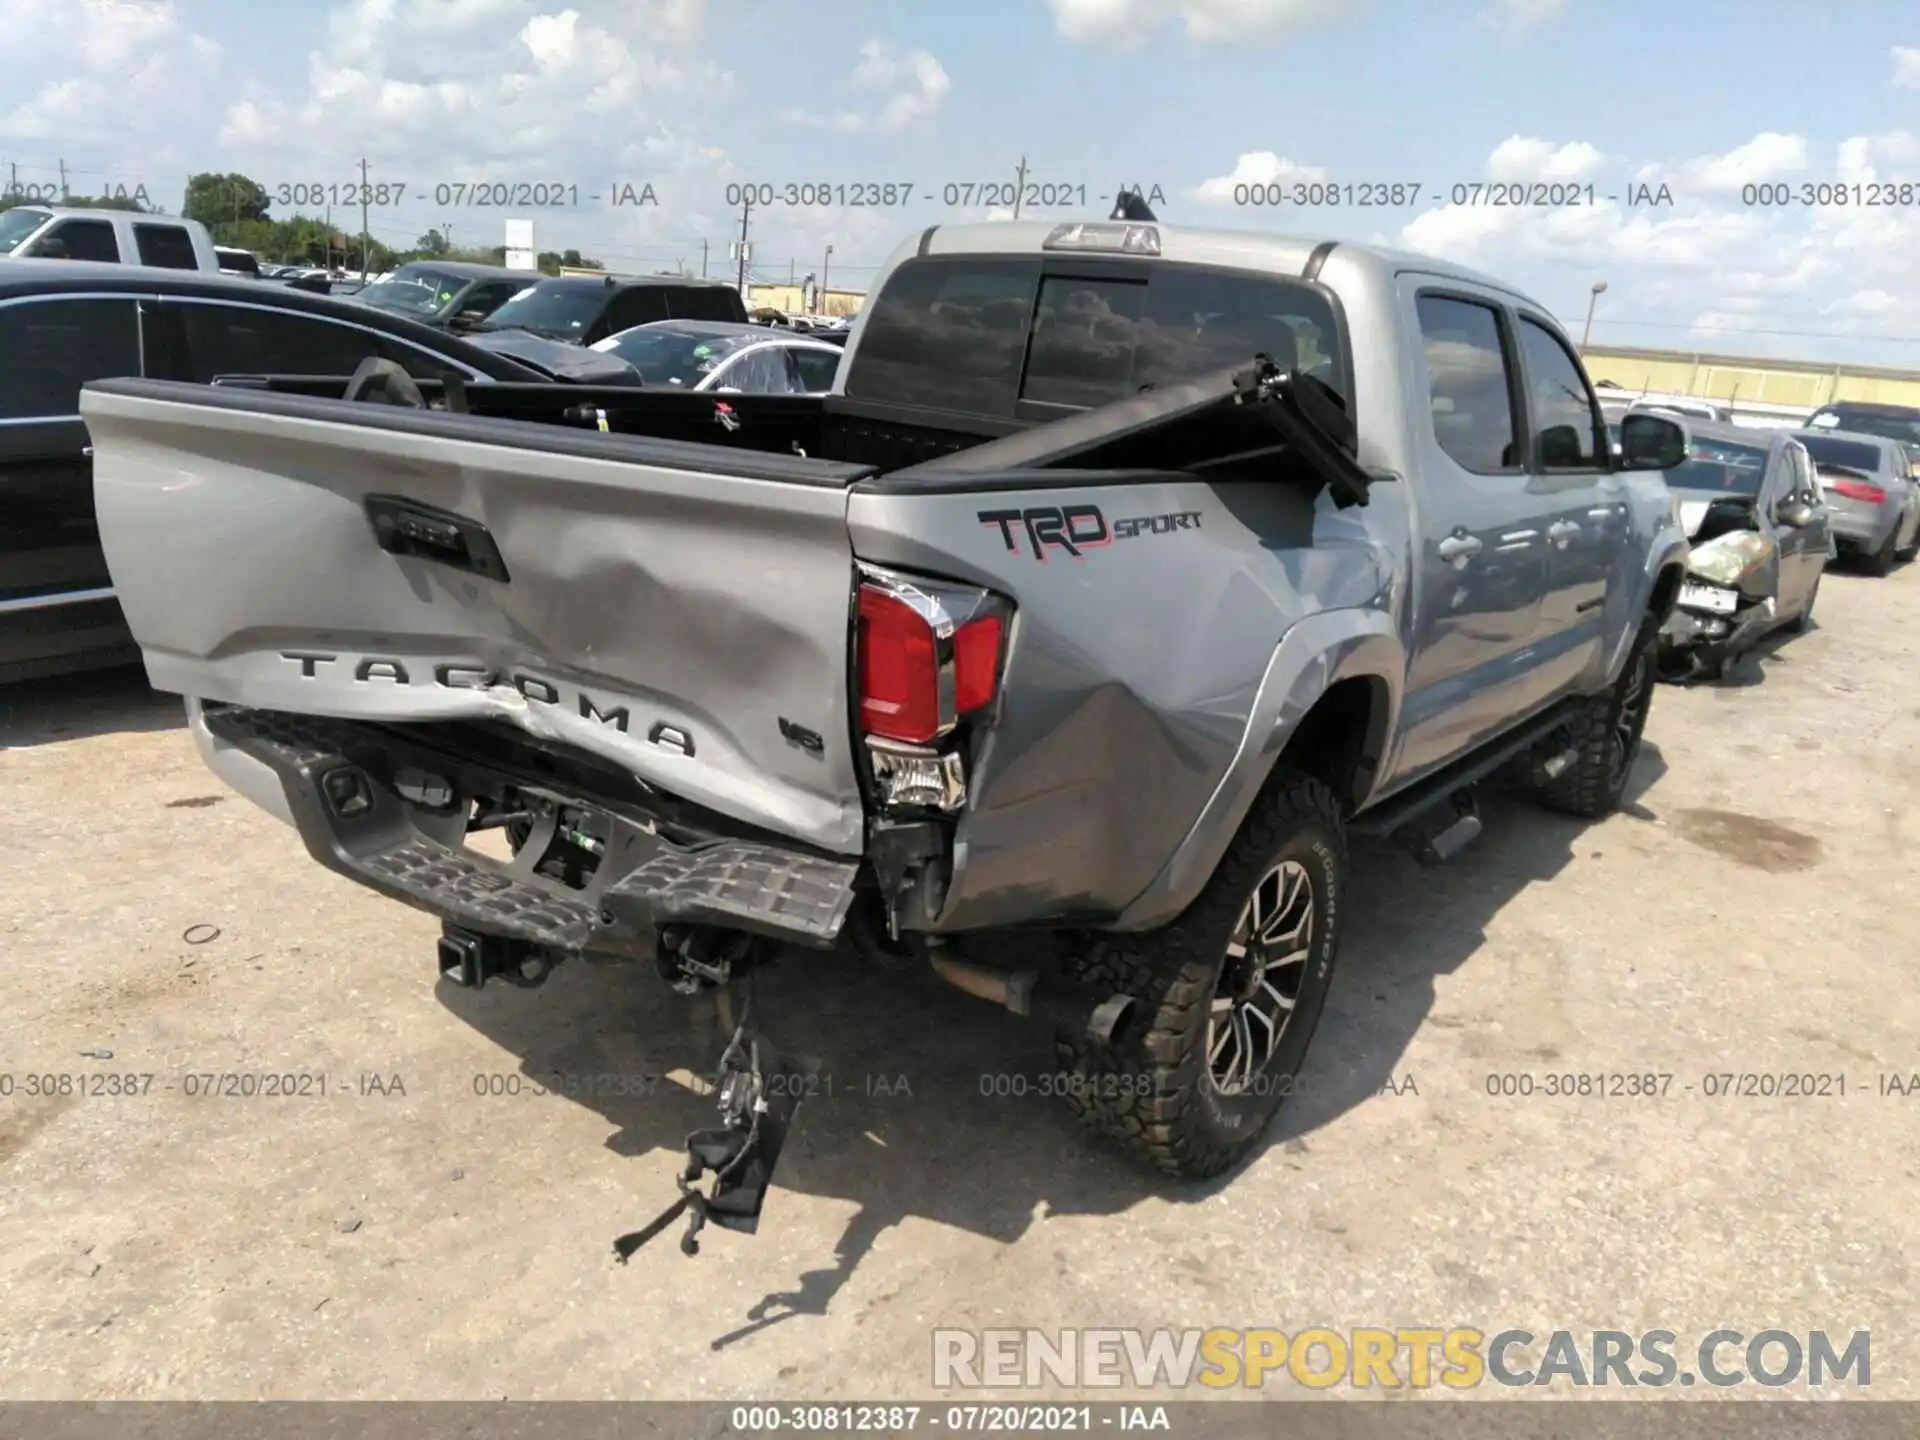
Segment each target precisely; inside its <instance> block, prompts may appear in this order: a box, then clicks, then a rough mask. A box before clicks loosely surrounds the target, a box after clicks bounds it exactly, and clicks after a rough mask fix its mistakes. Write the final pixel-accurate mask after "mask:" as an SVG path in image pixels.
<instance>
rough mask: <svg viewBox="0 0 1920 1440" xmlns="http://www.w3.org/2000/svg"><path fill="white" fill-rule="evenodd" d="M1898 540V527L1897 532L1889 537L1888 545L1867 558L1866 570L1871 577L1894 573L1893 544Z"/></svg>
mask: <svg viewBox="0 0 1920 1440" xmlns="http://www.w3.org/2000/svg"><path fill="white" fill-rule="evenodd" d="M1898 538H1899V530H1898V528H1897V527H1896V528H1895V530H1894V531H1893V532H1892V533H1890V534H1889V535H1888V536H1887V543H1886V544H1884V545H1882V546H1881V547H1880V548H1879V549H1878V550H1876V551H1874V552H1873V553H1872V554H1871V555H1869V556H1867V559H1866V569H1867V573H1868V574H1869V575H1875V576H1885V575H1891V574H1892V573H1893V561H1894V553H1893V542H1894V541H1895V540H1897V539H1898Z"/></svg>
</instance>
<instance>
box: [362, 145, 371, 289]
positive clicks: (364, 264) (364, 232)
mask: <svg viewBox="0 0 1920 1440" xmlns="http://www.w3.org/2000/svg"><path fill="white" fill-rule="evenodd" d="M368 248H369V237H368V234H367V157H366V156H364V155H362V156H361V157H360V278H361V279H362V280H365V279H366V278H367V250H368Z"/></svg>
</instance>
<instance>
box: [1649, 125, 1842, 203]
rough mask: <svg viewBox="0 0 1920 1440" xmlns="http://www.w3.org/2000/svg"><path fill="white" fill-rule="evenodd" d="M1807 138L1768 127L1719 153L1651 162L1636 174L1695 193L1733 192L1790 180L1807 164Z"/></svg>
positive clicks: (1722, 193)
mask: <svg viewBox="0 0 1920 1440" xmlns="http://www.w3.org/2000/svg"><path fill="white" fill-rule="evenodd" d="M1807 164H1808V160H1807V142H1806V141H1805V140H1804V139H1802V138H1801V137H1800V136H1798V135H1781V134H1777V133H1775V132H1773V131H1766V132H1764V133H1762V134H1759V135H1756V136H1754V137H1753V139H1751V140H1749V141H1748V142H1747V143H1746V144H1744V145H1740V146H1736V147H1735V148H1734V149H1732V150H1729V151H1727V152H1725V153H1724V154H1717V155H1711V154H1710V155H1696V156H1694V157H1693V158H1692V159H1690V160H1682V161H1680V162H1679V163H1678V164H1674V165H1660V164H1656V165H1648V166H1645V167H1643V168H1642V169H1641V170H1640V172H1639V173H1638V174H1637V175H1636V176H1635V177H1634V178H1635V179H1636V180H1640V181H1644V182H1645V183H1648V184H1655V185H1657V184H1661V183H1666V184H1670V185H1672V186H1673V187H1674V188H1675V189H1676V190H1678V189H1681V188H1682V187H1684V188H1685V189H1686V190H1687V191H1689V192H1691V193H1693V194H1701V193H1706V194H1719V195H1733V194H1738V193H1739V191H1740V190H1741V189H1742V188H1743V187H1744V186H1747V185H1759V184H1764V183H1766V182H1767V181H1770V180H1786V179H1790V178H1791V177H1793V176H1795V175H1798V174H1800V173H1801V172H1802V171H1804V170H1805V169H1806V168H1807Z"/></svg>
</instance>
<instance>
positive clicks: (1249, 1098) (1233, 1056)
mask: <svg viewBox="0 0 1920 1440" xmlns="http://www.w3.org/2000/svg"><path fill="white" fill-rule="evenodd" d="M1346 876H1347V858H1346V840H1345V836H1344V833H1343V831H1342V828H1341V818H1340V809H1339V805H1338V802H1337V801H1335V799H1334V797H1333V792H1332V791H1330V790H1329V789H1328V788H1327V787H1326V786H1325V785H1324V784H1322V783H1321V782H1320V781H1318V780H1316V779H1314V778H1312V777H1310V776H1307V775H1303V774H1299V773H1297V772H1293V771H1282V772H1280V773H1279V774H1277V775H1276V776H1275V777H1274V779H1273V781H1272V782H1271V783H1270V784H1269V786H1268V788H1267V790H1266V791H1265V792H1264V793H1263V794H1262V796H1261V798H1260V800H1259V802H1258V803H1257V804H1256V805H1255V807H1254V810H1253V812H1252V813H1251V814H1250V815H1249V816H1248V817H1247V820H1246V822H1245V823H1244V824H1243V825H1242V826H1241V828H1240V833H1239V834H1238V835H1237V836H1235V838H1234V841H1233V844H1232V845H1231V846H1230V847H1229V848H1228V850H1227V853H1226V856H1225V857H1224V858H1223V859H1222V860H1221V862H1220V865H1219V867H1218V868H1217V869H1216V870H1215V871H1214V874H1213V878H1212V879H1211V880H1209V881H1208V882H1207V886H1206V889H1204V890H1203V891H1202V892H1201V894H1200V898H1199V899H1197V900H1196V901H1194V903H1193V904H1192V905H1191V906H1190V907H1189V908H1188V909H1187V911H1186V913H1185V914H1183V915H1181V916H1180V918H1179V919H1178V920H1175V921H1174V922H1173V923H1172V924H1171V925H1168V926H1166V927H1164V928H1163V929H1160V930H1157V931H1154V932H1152V933H1151V934H1146V935H1101V936H1097V937H1095V938H1094V939H1093V940H1092V941H1091V942H1090V943H1088V944H1087V945H1086V947H1085V948H1084V949H1082V950H1080V951H1079V952H1078V953H1076V954H1075V955H1074V956H1073V958H1072V959H1070V960H1069V962H1068V969H1069V972H1070V973H1071V974H1072V975H1073V976H1074V978H1076V979H1078V980H1081V981H1083V982H1084V983H1086V984H1089V985H1094V986H1097V987H1099V988H1101V989H1105V990H1116V991H1120V992H1122V993H1124V994H1128V995H1131V996H1133V997H1134V998H1135V999H1136V1000H1137V1001H1138V1002H1139V1003H1138V1005H1137V1007H1136V1010H1135V1018H1134V1019H1133V1020H1132V1021H1130V1022H1129V1024H1128V1026H1127V1028H1126V1030H1125V1031H1124V1032H1123V1033H1122V1034H1121V1035H1119V1036H1117V1037H1116V1038H1115V1041H1114V1043H1113V1045H1112V1046H1111V1047H1110V1048H1106V1049H1101V1048H1098V1047H1095V1046H1091V1045H1085V1044H1079V1043H1074V1042H1062V1044H1061V1046H1060V1059H1061V1062H1062V1065H1063V1067H1064V1068H1065V1069H1066V1070H1067V1071H1068V1072H1069V1079H1068V1082H1067V1083H1066V1084H1065V1086H1064V1087H1063V1088H1064V1090H1065V1098H1066V1100H1067V1102H1068V1104H1069V1105H1071V1106H1072V1108H1073V1109H1074V1110H1075V1111H1076V1112H1077V1113H1078V1114H1079V1115H1080V1117H1081V1119H1082V1120H1084V1121H1085V1122H1086V1123H1087V1124H1088V1125H1090V1126H1091V1127H1092V1128H1093V1129H1095V1130H1096V1131H1098V1132H1100V1133H1102V1134H1104V1135H1106V1136H1108V1137H1109V1138H1111V1139H1113V1140H1115V1141H1117V1142H1119V1143H1120V1144H1121V1145H1122V1146H1123V1147H1124V1148H1126V1149H1127V1150H1129V1151H1130V1152H1132V1153H1133V1154H1134V1155H1136V1156H1138V1157H1139V1158H1141V1159H1143V1160H1146V1161H1148V1162H1150V1163H1151V1164H1154V1165H1156V1166H1158V1167H1159V1168H1160V1169H1161V1170H1164V1171H1166V1172H1167V1173H1168V1174H1170V1175H1175V1176H1178V1177H1180V1178H1181V1179H1185V1180H1203V1179H1207V1178H1209V1177H1211V1176H1214V1175H1219V1174H1222V1173H1224V1172H1225V1171H1227V1170H1230V1169H1232V1168H1233V1167H1234V1166H1235V1165H1237V1164H1239V1163H1240V1161H1241V1160H1243V1159H1244V1158H1245V1157H1246V1156H1247V1154H1248V1153H1249V1152H1250V1151H1251V1150H1252V1149H1253V1148H1254V1147H1255V1146H1256V1145H1257V1144H1259V1142H1260V1139H1261V1137H1262V1136H1263V1135H1264V1134H1265V1133H1266V1131H1267V1128H1268V1127H1269V1126H1270V1125H1271V1124H1272V1123H1273V1119H1274V1116H1275V1115H1276V1114H1277V1113H1278V1112H1279V1110H1280V1106H1281V1104H1282V1103H1283V1102H1284V1101H1285V1099H1286V1097H1287V1096H1288V1095H1290V1094H1292V1093H1293V1090H1294V1088H1295V1083H1296V1076H1297V1075H1298V1073H1299V1070H1300V1066H1301V1064H1302V1062H1303V1061H1304V1060H1305V1059H1306V1054H1307V1045H1308V1043H1309V1042H1310V1041H1311V1040H1312V1038H1313V1032H1314V1028H1315V1027H1316V1026H1317V1025H1318V1024H1319V1022H1320V1012H1321V1010H1322V1008H1323V1007H1324V1006H1325V1004H1326V998H1327V990H1328V987H1329V985H1330V983H1331V981H1332V977H1333V965H1334V959H1335V957H1336V955H1337V953H1338V946H1339V925H1340V917H1341V910H1342V908H1343V906H1344V903H1345V890H1346Z"/></svg>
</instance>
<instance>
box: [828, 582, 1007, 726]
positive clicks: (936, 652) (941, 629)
mask: <svg viewBox="0 0 1920 1440" xmlns="http://www.w3.org/2000/svg"><path fill="white" fill-rule="evenodd" d="M980 598H981V599H985V598H986V597H985V596H984V595H982V596H981V597H980ZM1005 634H1006V626H1005V620H1004V618H1003V617H1002V615H1001V614H1000V613H999V612H998V611H997V610H988V611H987V612H986V613H984V614H976V615H974V616H972V617H971V618H969V619H967V620H965V621H962V622H960V623H957V624H956V623H955V621H954V620H953V618H952V616H951V614H950V612H949V610H948V608H947V606H946V605H944V604H943V603H942V601H941V599H940V597H939V596H938V595H936V594H932V593H929V592H927V591H923V590H920V589H918V588H916V587H913V586H901V585H889V584H877V583H873V582H868V583H866V584H863V585H861V587H860V604H859V636H858V641H857V647H858V663H859V673H860V728H861V729H862V730H863V731H865V732H866V733H867V734H868V735H873V736H877V737H879V738H880V739H883V740H898V741H901V742H902V743H904V744H908V745H927V744H931V743H932V742H933V741H935V740H937V739H939V738H940V736H942V735H944V734H946V733H947V732H948V731H949V730H951V729H953V727H954V725H955V724H956V723H958V721H960V720H961V719H962V718H964V717H965V716H968V715H971V714H974V713H976V712H977V711H980V710H983V709H985V708H986V707H987V706H989V705H991V704H992V703H993V699H994V696H995V694H996V693H997V690H998V686H999V680H1000V649H1001V642H1002V641H1003V639H1004V638H1005Z"/></svg>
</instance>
